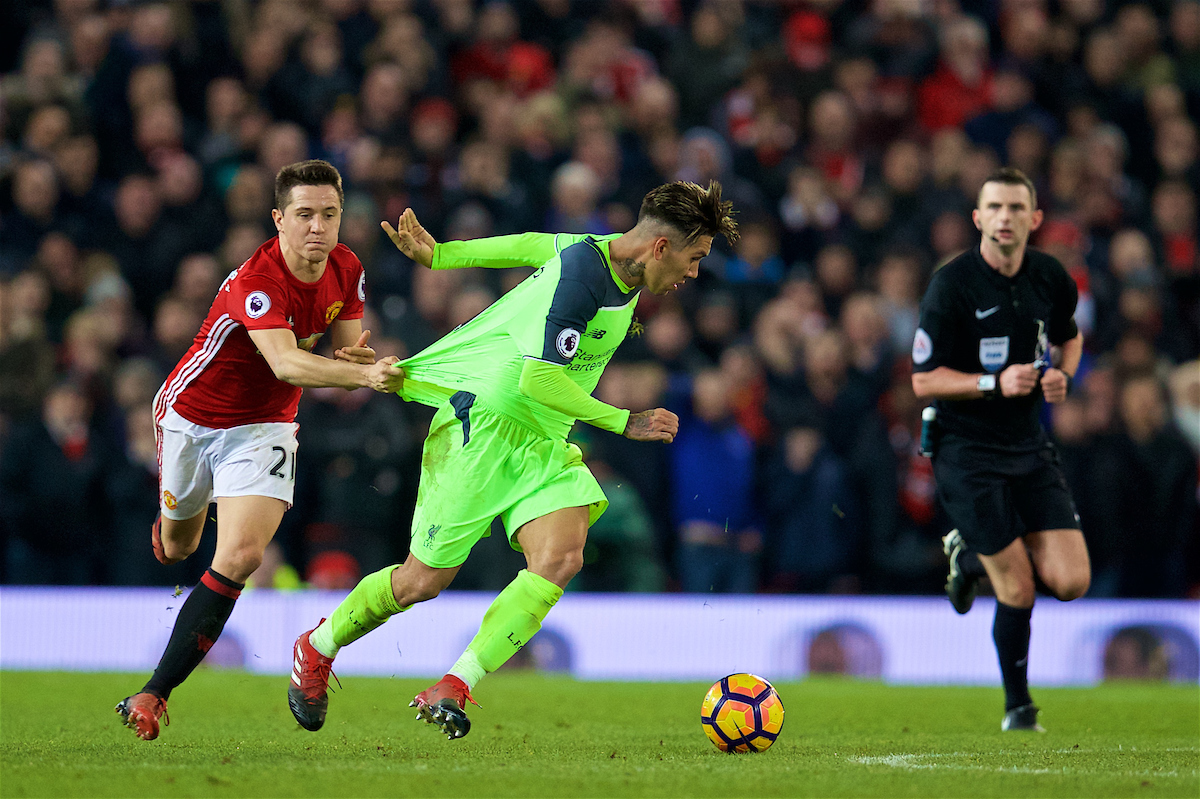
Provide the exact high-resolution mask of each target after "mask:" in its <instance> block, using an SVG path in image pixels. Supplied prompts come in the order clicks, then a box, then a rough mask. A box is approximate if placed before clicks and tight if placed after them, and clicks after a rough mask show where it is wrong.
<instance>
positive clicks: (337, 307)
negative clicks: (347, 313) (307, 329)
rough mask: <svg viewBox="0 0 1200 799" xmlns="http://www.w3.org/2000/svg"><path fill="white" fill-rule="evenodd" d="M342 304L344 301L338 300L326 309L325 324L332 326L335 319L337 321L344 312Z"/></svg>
mask: <svg viewBox="0 0 1200 799" xmlns="http://www.w3.org/2000/svg"><path fill="white" fill-rule="evenodd" d="M342 304H343V303H342V301H341V300H338V301H337V302H335V303H334V304H333V305H330V306H329V307H328V308H326V309H325V324H330V323H332V322H333V320H334V319H337V315H338V314H340V313H341V312H342Z"/></svg>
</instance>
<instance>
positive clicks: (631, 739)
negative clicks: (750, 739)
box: [0, 669, 1200, 799]
mask: <svg viewBox="0 0 1200 799" xmlns="http://www.w3.org/2000/svg"><path fill="white" fill-rule="evenodd" d="M715 676H720V675H715ZM144 677H145V675H121V674H58V673H25V672H3V673H0V795H2V796H4V797H18V796H33V797H75V796H83V797H108V796H130V797H138V799H147V798H148V797H159V796H162V797H184V796H189V797H190V796H196V797H200V796H203V797H232V796H247V797H256V799H265V798H266V797H293V796H294V797H322V796H337V797H351V796H353V797H360V796H361V797H368V796H371V797H374V796H378V797H388V798H389V799H392V798H393V797H398V796H400V797H423V796H430V797H491V796H496V797H510V796H532V797H683V796H687V797H718V796H727V797H743V798H746V799H758V798H759V797H774V796H789V797H791V796H863V797H866V796H871V797H874V796H888V797H891V796H919V797H939V796H973V797H985V796H998V797H999V796H1003V797H1016V796H1022V797H1023V796H1030V797H1033V796H1036V797H1067V796H1070V797H1107V796H1137V797H1158V796H1181V797H1193V798H1194V797H1196V796H1198V795H1200V693H1198V692H1197V688H1196V686H1194V685H1191V686H1167V685H1148V684H1109V685H1104V686H1101V687H1098V688H1092V689H1058V690H1049V689H1040V690H1035V691H1034V693H1035V697H1036V699H1037V701H1038V702H1039V704H1040V705H1041V707H1042V708H1043V713H1042V722H1043V724H1044V725H1045V726H1046V727H1047V728H1048V729H1049V730H1050V731H1049V732H1048V733H1047V734H1044V735H1039V734H1037V733H1001V732H1000V729H999V728H1000V716H1001V715H1002V714H1001V711H1002V703H1003V700H1002V695H1001V692H1000V690H999V688H908V687H889V686H884V685H880V684H877V683H863V682H857V681H850V680H807V681H804V682H800V683H783V684H776V687H777V688H778V689H779V693H780V696H781V697H782V699H783V702H784V705H785V707H786V711H787V717H786V723H785V725H784V729H783V733H782V735H781V736H780V739H779V742H778V743H776V744H775V746H774V747H772V748H771V749H770V750H769V751H768V752H766V753H764V754H761V755H724V754H721V753H720V752H718V751H717V750H716V749H715V748H714V747H713V746H712V745H711V744H710V743H709V742H708V740H707V739H706V738H705V737H704V734H703V732H702V731H701V729H700V721H699V715H700V700H701V699H702V698H703V696H704V693H705V691H706V690H707V688H708V686H707V685H699V684H674V683H672V684H662V683H659V684H646V683H629V684H618V683H581V682H576V681H573V680H570V679H565V678H558V677H544V676H541V675H537V674H530V673H522V672H507V673H505V672H502V673H500V674H497V675H493V676H491V677H489V678H488V679H487V680H486V681H485V682H484V683H483V684H482V685H481V686H480V689H481V690H480V691H478V694H479V699H480V701H482V702H483V705H484V707H483V708H474V709H473V711H472V713H471V718H472V721H473V724H474V726H473V727H472V730H471V733H470V735H469V736H467V737H466V738H465V739H462V740H459V741H453V742H451V741H447V740H446V739H445V738H443V737H441V736H439V735H438V734H437V732H436V730H435V729H434V728H433V727H431V726H428V725H426V724H423V723H418V722H416V721H414V719H413V716H414V715H415V711H412V710H410V709H409V708H408V707H407V704H408V701H409V699H410V698H411V697H412V696H413V695H414V694H415V693H416V692H417V691H419V690H421V689H422V688H424V687H426V684H427V683H428V681H427V680H420V681H415V680H408V679H390V680H385V679H367V678H360V677H351V678H349V679H347V680H345V688H344V689H343V690H341V691H339V692H338V693H336V694H333V695H332V698H331V702H330V714H329V719H328V721H327V722H326V725H325V728H324V729H323V730H321V731H320V732H317V733H310V732H306V731H304V730H302V729H301V728H300V727H299V726H297V725H296V723H295V722H294V721H293V720H292V717H291V714H290V712H289V711H288V708H287V701H286V690H287V677H261V676H256V675H251V674H247V673H243V672H236V671H233V672H231V671H216V670H205V669H202V670H200V671H198V672H197V673H196V674H194V675H193V676H192V678H191V679H190V680H189V681H188V682H187V683H186V684H185V685H183V686H182V687H181V688H179V689H178V690H177V691H176V692H175V695H174V697H172V699H171V706H170V714H171V719H172V724H171V726H170V727H167V728H166V729H164V731H163V735H162V737H160V738H159V739H158V740H157V741H154V742H152V743H146V742H144V741H140V740H138V739H136V738H135V737H134V735H133V733H132V732H130V731H128V730H126V729H125V728H124V727H122V726H120V723H119V719H118V717H117V716H116V714H115V713H114V712H113V706H114V705H115V704H116V703H117V701H118V700H120V699H121V698H123V697H124V696H126V695H127V694H129V693H130V692H132V691H134V690H136V689H137V688H138V687H140V686H141V683H142V680H143V679H144Z"/></svg>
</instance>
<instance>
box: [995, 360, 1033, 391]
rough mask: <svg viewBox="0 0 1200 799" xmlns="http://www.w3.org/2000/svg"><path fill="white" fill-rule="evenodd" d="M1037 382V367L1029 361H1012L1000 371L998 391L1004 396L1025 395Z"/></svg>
mask: <svg viewBox="0 0 1200 799" xmlns="http://www.w3.org/2000/svg"><path fill="white" fill-rule="evenodd" d="M1037 384H1038V368H1037V367H1036V366H1034V365H1033V364H1031V363H1014V364H1013V365H1012V366H1010V367H1008V368H1007V369H1005V370H1004V371H1003V372H1001V373H1000V393H1001V394H1003V395H1004V396H1006V397H1024V396H1027V395H1028V394H1029V393H1030V392H1031V391H1033V389H1034V387H1035V386H1036V385H1037Z"/></svg>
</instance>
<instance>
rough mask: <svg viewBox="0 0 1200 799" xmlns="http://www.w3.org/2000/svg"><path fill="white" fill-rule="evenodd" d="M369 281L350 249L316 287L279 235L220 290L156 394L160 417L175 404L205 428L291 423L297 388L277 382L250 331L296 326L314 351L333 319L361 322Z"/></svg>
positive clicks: (334, 258)
mask: <svg viewBox="0 0 1200 799" xmlns="http://www.w3.org/2000/svg"><path fill="white" fill-rule="evenodd" d="M364 279H365V276H364V273H363V267H362V263H360V262H359V260H358V257H357V256H356V255H355V254H354V253H353V252H351V251H350V248H349V247H347V246H346V245H345V244H339V245H337V247H335V248H334V249H333V251H332V252H331V253H329V260H328V262H326V265H325V272H324V274H322V275H321V277H320V279H319V280H317V281H316V282H315V283H305V282H303V281H302V280H300V279H299V278H297V277H296V276H295V275H293V274H292V272H291V270H289V269H288V268H287V264H285V263H284V260H283V254H282V253H281V252H280V250H279V238H278V237H276V238H273V239H271V240H270V241H268V242H266V243H265V244H263V245H262V246H261V247H259V248H258V250H256V251H255V253H254V255H252V256H250V258H249V259H248V260H247V261H246V263H244V264H242V265H241V266H240V267H238V268H237V269H235V270H234V271H233V272H230V273H229V276H228V277H227V278H225V282H224V283H222V284H221V288H220V289H218V290H217V296H216V298H215V299H214V300H213V304H212V307H211V308H210V309H209V311H208V317H207V318H206V319H205V320H204V324H202V325H201V326H200V332H198V333H197V334H196V338H195V339H194V340H193V341H192V346H191V349H189V350H188V351H187V354H186V355H184V356H183V358H182V359H181V360H180V361H179V363H178V364H177V365H176V366H175V369H174V370H173V371H172V372H171V374H170V376H169V377H168V378H167V381H166V383H164V384H163V387H162V389H161V390H160V391H159V394H158V398H157V399H156V401H155V408H154V410H155V416H156V418H160V419H161V418H162V414H163V413H165V412H166V409H167V408H172V407H173V408H174V409H175V412H176V413H178V414H179V415H180V416H182V417H183V418H184V419H187V420H188V421H189V422H192V423H193V424H198V425H202V426H204V427H213V428H227V427H236V426H238V425H244V424H258V423H262V422H294V421H295V420H296V407H297V405H298V404H299V402H300V394H301V390H300V387H299V386H293V385H291V384H289V383H285V382H283V381H282V380H279V379H278V378H276V377H275V373H274V372H272V371H271V366H270V365H269V364H268V363H267V361H266V359H265V358H263V356H262V354H261V353H260V352H259V351H258V348H257V347H255V346H254V342H253V341H252V340H251V338H250V334H249V333H248V332H247V331H250V330H267V329H271V328H283V327H286V328H291V330H292V331H293V332H294V333H295V334H296V341H297V343H298V344H299V346H300V347H301V348H302V349H305V350H307V351H309V352H312V349H313V347H315V346H316V344H317V341H318V340H319V339H320V338H321V336H323V335H325V331H326V330H327V329H328V328H329V325H330V324H331V323H332V322H333V321H334V320H335V319H361V318H362V315H363V300H364V299H365V285H364Z"/></svg>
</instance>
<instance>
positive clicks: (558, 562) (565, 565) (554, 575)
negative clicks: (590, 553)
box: [546, 550, 583, 585]
mask: <svg viewBox="0 0 1200 799" xmlns="http://www.w3.org/2000/svg"><path fill="white" fill-rule="evenodd" d="M582 568H583V553H582V552H580V551H578V550H572V551H570V552H562V553H559V554H558V555H557V557H555V558H554V559H553V560H552V561H551V562H550V563H549V564H548V565H547V569H546V570H547V572H548V573H549V577H548V578H547V579H549V580H550V582H552V583H554V584H555V585H566V584H567V583H569V582H570V581H571V578H572V577H574V576H575V575H577V574H579V570H580V569H582Z"/></svg>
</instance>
